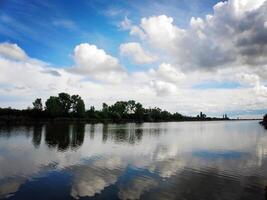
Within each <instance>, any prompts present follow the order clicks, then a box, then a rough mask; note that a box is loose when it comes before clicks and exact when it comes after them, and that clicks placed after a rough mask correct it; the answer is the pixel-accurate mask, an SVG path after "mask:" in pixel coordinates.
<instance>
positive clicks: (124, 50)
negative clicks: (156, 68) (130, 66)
mask: <svg viewBox="0 0 267 200" xmlns="http://www.w3.org/2000/svg"><path fill="white" fill-rule="evenodd" d="M120 53H121V55H123V56H129V57H130V58H132V60H133V61H134V62H136V63H137V64H146V63H151V62H154V61H156V59H157V57H156V56H154V55H153V54H151V53H150V52H148V51H145V50H144V49H143V48H142V46H141V45H140V43H137V42H129V43H124V44H121V45H120Z"/></svg>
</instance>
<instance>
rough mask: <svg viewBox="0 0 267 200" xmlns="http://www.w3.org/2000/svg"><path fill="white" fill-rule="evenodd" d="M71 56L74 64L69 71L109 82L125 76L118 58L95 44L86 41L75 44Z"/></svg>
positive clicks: (118, 80)
mask: <svg viewBox="0 0 267 200" xmlns="http://www.w3.org/2000/svg"><path fill="white" fill-rule="evenodd" d="M73 57H74V60H75V64H76V65H75V67H73V68H72V69H71V70H70V71H71V72H76V73H78V74H83V75H85V74H87V75H89V76H91V77H92V78H94V79H96V80H101V81H107V82H111V83H118V82H120V81H121V80H122V79H123V78H124V77H125V76H126V72H125V70H124V68H123V67H122V66H121V64H120V63H119V61H118V59H117V58H115V57H112V56H110V55H108V54H107V53H106V52H105V51H104V50H103V49H99V48H97V46H95V45H91V44H88V43H82V44H80V45H77V46H76V47H75V49H74V54H73Z"/></svg>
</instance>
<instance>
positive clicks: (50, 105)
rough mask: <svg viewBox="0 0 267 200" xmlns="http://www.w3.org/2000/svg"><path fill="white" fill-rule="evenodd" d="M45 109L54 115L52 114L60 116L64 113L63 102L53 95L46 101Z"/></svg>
mask: <svg viewBox="0 0 267 200" xmlns="http://www.w3.org/2000/svg"><path fill="white" fill-rule="evenodd" d="M45 109H46V110H47V111H48V112H49V113H50V114H51V115H52V116H59V115H62V106H61V102H60V100H59V98H58V97H54V96H51V97H49V99H47V100H46V102H45Z"/></svg>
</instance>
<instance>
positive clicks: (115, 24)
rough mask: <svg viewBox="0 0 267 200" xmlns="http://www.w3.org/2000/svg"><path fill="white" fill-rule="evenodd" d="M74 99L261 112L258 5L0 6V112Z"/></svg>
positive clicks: (264, 38)
mask: <svg viewBox="0 0 267 200" xmlns="http://www.w3.org/2000/svg"><path fill="white" fill-rule="evenodd" d="M59 92H68V93H70V94H79V95H80V96H82V98H83V99H84V100H85V103H86V107H87V108H88V109H89V108H90V106H92V105H93V106H95V107H96V108H101V106H102V103H103V102H106V103H107V104H113V103H114V102H116V101H120V100H130V99H133V100H136V101H138V102H140V103H142V104H143V105H144V106H145V107H155V106H157V107H160V108H162V109H166V110H168V111H171V112H180V113H182V114H186V115H197V114H198V113H199V112H200V111H202V112H204V113H206V114H207V115H209V116H222V115H223V114H224V113H227V114H228V116H231V117H240V118H250V117H262V115H263V114H265V113H267V2H265V0H253V1H252V0H228V1H216V0H205V1H204V0H168V1H167V0H153V1H152V0H142V1H140V0H135V1H132V0H116V1H115V0H109V1H105V0H79V1H77V0H68V1H63V0H58V1H54V0H47V1H42V0H0V107H9V106H10V107H13V108H27V107H28V106H32V101H33V100H34V99H35V98H37V97H40V98H42V99H43V102H44V101H45V99H47V98H48V97H49V96H53V95H57V94H58V93H59Z"/></svg>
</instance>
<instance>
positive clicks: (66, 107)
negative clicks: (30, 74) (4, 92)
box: [0, 93, 229, 123]
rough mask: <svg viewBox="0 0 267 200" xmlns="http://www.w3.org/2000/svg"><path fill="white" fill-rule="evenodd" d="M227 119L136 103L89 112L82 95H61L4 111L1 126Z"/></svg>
mask: <svg viewBox="0 0 267 200" xmlns="http://www.w3.org/2000/svg"><path fill="white" fill-rule="evenodd" d="M226 119H229V118H228V117H227V115H224V117H223V118H210V117H207V116H206V115H205V114H203V113H202V112H201V113H200V115H198V116H196V117H190V116H184V115H182V114H180V113H178V112H176V113H170V112H168V111H166V110H162V109H160V108H157V107H155V108H144V107H143V105H142V104H141V103H139V102H136V101H134V100H130V101H118V102H116V103H114V104H113V105H107V104H106V103H103V105H102V109H100V110H96V109H95V107H94V106H91V107H90V109H89V110H86V109H85V104H84V101H83V99H82V98H81V97H80V96H79V95H69V94H67V93H59V94H58V96H51V97H49V98H48V99H47V100H46V101H45V103H44V104H43V102H42V99H40V98H37V99H36V100H35V101H34V102H33V107H32V108H28V109H25V110H16V109H11V108H5V109H3V108H0V123H1V122H2V123H9V122H14V123H27V122H29V123H31V122H33V121H41V122H45V121H50V120H62V121H66V120H79V121H85V122H94V123H96V122H115V123H120V122H161V121H197V120H226Z"/></svg>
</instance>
